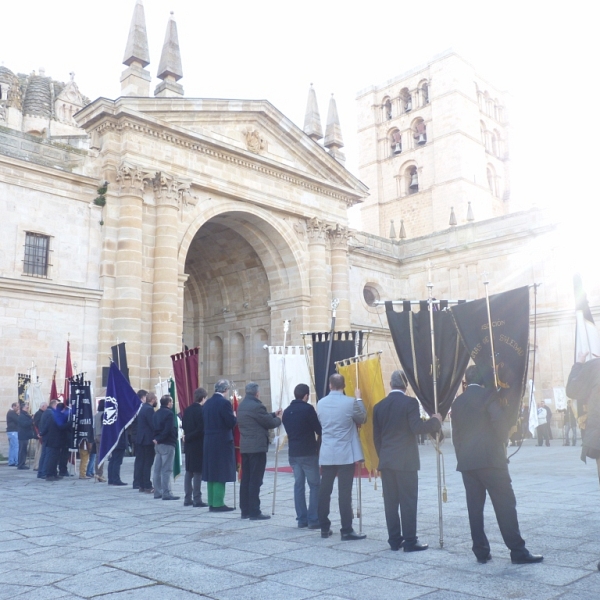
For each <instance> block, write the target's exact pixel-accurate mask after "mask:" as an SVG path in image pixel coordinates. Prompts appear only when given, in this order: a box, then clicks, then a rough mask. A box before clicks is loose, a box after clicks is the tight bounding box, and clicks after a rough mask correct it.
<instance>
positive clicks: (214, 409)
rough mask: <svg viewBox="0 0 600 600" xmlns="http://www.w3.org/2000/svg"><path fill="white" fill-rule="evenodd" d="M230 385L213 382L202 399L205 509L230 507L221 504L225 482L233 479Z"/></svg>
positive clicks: (221, 380) (233, 454)
mask: <svg viewBox="0 0 600 600" xmlns="http://www.w3.org/2000/svg"><path fill="white" fill-rule="evenodd" d="M230 387H231V385H230V383H229V381H227V380H226V379H219V381H217V383H215V393H214V394H213V395H212V396H211V397H210V398H209V399H208V400H207V401H206V402H205V403H204V409H203V413H202V414H203V417H204V453H203V457H202V481H206V491H207V496H208V506H209V507H210V508H209V509H208V510H209V511H210V512H228V511H232V510H234V509H233V508H231V507H230V506H226V505H225V484H226V483H227V482H228V481H235V476H236V472H235V448H234V445H233V428H234V427H235V425H236V423H237V419H236V418H235V415H234V414H233V406H232V405H231V402H230V401H229V399H228V398H227V392H228V391H229V388H230Z"/></svg>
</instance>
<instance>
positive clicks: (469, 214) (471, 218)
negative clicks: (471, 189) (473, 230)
mask: <svg viewBox="0 0 600 600" xmlns="http://www.w3.org/2000/svg"><path fill="white" fill-rule="evenodd" d="M474 220H475V215H474V214H473V208H472V206H471V203H470V202H469V208H468V209H467V221H468V222H469V223H472V222H473V221H474Z"/></svg>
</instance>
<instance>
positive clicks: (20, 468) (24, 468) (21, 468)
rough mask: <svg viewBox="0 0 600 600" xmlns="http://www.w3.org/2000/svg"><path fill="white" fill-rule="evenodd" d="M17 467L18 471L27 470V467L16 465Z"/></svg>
mask: <svg viewBox="0 0 600 600" xmlns="http://www.w3.org/2000/svg"><path fill="white" fill-rule="evenodd" d="M17 469H19V471H28V470H29V467H17Z"/></svg>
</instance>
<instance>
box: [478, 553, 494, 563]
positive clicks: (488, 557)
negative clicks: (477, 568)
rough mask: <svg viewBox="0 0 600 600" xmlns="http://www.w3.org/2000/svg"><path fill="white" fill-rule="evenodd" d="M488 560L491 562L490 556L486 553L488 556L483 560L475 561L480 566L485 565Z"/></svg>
mask: <svg viewBox="0 0 600 600" xmlns="http://www.w3.org/2000/svg"><path fill="white" fill-rule="evenodd" d="M488 560H492V555H491V554H489V553H488V555H487V556H485V557H484V558H478V559H477V562H478V563H479V564H480V565H485V563H486V562H488Z"/></svg>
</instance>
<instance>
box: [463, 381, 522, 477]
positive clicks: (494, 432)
mask: <svg viewBox="0 0 600 600" xmlns="http://www.w3.org/2000/svg"><path fill="white" fill-rule="evenodd" d="M509 420H510V412H509V407H508V406H502V405H501V404H500V402H499V401H498V399H497V398H496V397H495V394H493V393H492V391H491V390H488V389H485V388H483V387H481V386H479V385H469V386H467V389H466V390H465V392H464V393H463V394H461V395H460V396H459V397H458V398H457V399H456V400H455V401H454V404H453V405H452V442H453V444H454V448H455V450H456V459H457V461H458V465H457V467H456V470H457V471H472V470H474V469H486V468H490V467H493V468H507V461H506V449H505V444H506V440H507V439H508V432H509V430H510V423H509Z"/></svg>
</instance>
